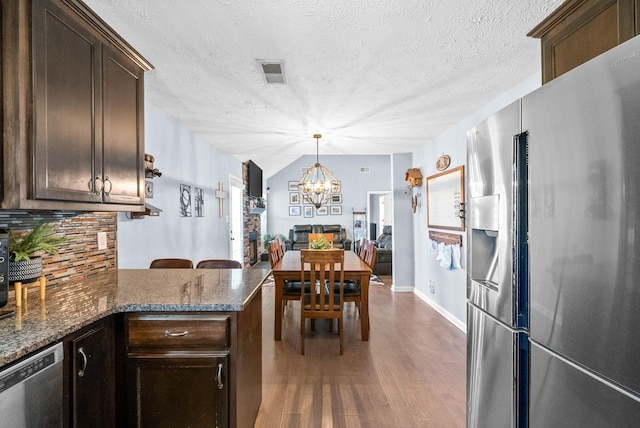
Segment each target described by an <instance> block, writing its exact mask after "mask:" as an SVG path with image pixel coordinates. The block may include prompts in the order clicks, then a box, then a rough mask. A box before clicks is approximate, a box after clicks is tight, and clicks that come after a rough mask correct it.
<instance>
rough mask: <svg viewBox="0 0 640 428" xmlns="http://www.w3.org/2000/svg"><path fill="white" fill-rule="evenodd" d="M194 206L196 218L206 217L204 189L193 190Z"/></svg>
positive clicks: (196, 188) (195, 188)
mask: <svg viewBox="0 0 640 428" xmlns="http://www.w3.org/2000/svg"><path fill="white" fill-rule="evenodd" d="M193 205H194V207H193V209H194V211H195V212H196V217H204V189H201V188H200V187H194V188H193Z"/></svg>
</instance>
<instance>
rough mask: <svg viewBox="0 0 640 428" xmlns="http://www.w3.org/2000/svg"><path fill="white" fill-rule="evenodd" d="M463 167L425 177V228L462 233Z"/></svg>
mask: <svg viewBox="0 0 640 428" xmlns="http://www.w3.org/2000/svg"><path fill="white" fill-rule="evenodd" d="M463 204H464V165H461V166H459V167H457V168H453V169H451V170H449V171H445V172H441V173H439V174H435V175H432V176H429V177H427V227H429V228H435V229H449V230H460V231H464V217H463V215H464V208H463Z"/></svg>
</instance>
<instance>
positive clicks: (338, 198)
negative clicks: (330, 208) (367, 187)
mask: <svg viewBox="0 0 640 428" xmlns="http://www.w3.org/2000/svg"><path fill="white" fill-rule="evenodd" d="M331 203H332V204H342V195H341V194H340V193H336V194H333V195H331Z"/></svg>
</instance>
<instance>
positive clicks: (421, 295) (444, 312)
mask: <svg viewBox="0 0 640 428" xmlns="http://www.w3.org/2000/svg"><path fill="white" fill-rule="evenodd" d="M413 292H414V294H415V295H416V296H418V297H419V298H420V299H421V300H423V301H424V302H425V303H426V304H427V305H429V306H431V307H432V308H433V309H435V310H436V311H437V312H438V313H439V314H440V315H442V316H443V317H445V318H446V319H447V321H449V322H450V323H451V324H453V325H455V326H456V327H458V328H459V329H460V330H462V332H464V333H465V334H466V333H467V326H466V324H464V323H463V322H462V321H460V320H459V319H458V318H456V317H454V316H453V315H452V314H451V313H450V312H449V311H447V310H446V309H445V308H443V307H442V306H440V305H439V304H438V303H436V302H435V301H433V300H431V299H430V298H429V297H427V295H426V294H424V293H422V292H421V291H420V290H416V289H414V290H413Z"/></svg>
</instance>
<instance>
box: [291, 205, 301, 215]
mask: <svg viewBox="0 0 640 428" xmlns="http://www.w3.org/2000/svg"><path fill="white" fill-rule="evenodd" d="M289 215H290V216H297V215H300V206H293V207H289Z"/></svg>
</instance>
